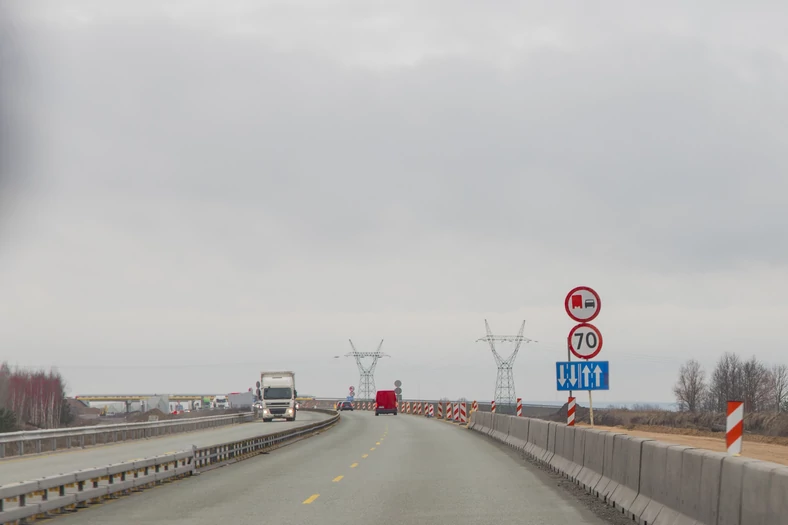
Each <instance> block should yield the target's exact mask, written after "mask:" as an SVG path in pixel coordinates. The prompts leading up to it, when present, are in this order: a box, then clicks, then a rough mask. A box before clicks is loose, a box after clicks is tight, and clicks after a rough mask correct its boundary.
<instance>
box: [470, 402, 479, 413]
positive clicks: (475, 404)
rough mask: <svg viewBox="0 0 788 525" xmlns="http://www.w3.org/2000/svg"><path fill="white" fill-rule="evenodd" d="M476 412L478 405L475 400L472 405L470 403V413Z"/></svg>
mask: <svg viewBox="0 0 788 525" xmlns="http://www.w3.org/2000/svg"><path fill="white" fill-rule="evenodd" d="M478 411H479V403H477V402H476V400H475V399H474V400H473V403H471V412H478Z"/></svg>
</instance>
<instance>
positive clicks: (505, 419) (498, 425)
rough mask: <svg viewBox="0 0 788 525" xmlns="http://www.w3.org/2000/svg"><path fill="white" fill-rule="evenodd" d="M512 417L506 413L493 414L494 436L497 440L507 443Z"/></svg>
mask: <svg viewBox="0 0 788 525" xmlns="http://www.w3.org/2000/svg"><path fill="white" fill-rule="evenodd" d="M511 420H512V418H511V417H510V416H507V415H504V414H495V415H494V416H493V421H494V423H493V431H492V434H491V435H492V437H493V439H495V440H496V441H500V442H502V443H506V438H508V437H509V425H510V424H511Z"/></svg>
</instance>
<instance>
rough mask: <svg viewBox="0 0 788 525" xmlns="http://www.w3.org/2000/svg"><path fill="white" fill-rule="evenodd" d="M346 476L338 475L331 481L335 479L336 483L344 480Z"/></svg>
mask: <svg viewBox="0 0 788 525" xmlns="http://www.w3.org/2000/svg"><path fill="white" fill-rule="evenodd" d="M344 477H345V476H337V477H335V478H334V479H332V480H331V481H333V482H334V483H336V482H337V481H342V478H344Z"/></svg>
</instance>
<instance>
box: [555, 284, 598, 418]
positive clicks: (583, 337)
mask: <svg viewBox="0 0 788 525" xmlns="http://www.w3.org/2000/svg"><path fill="white" fill-rule="evenodd" d="M564 309H565V310H566V314H567V315H568V316H569V317H570V318H571V319H572V320H574V321H577V322H578V323H580V324H578V325H575V326H574V327H573V328H572V329H571V330H570V331H569V336H567V353H566V354H567V360H566V362H557V363H556V364H555V371H556V372H555V373H556V388H557V389H558V390H559V391H568V392H569V402H570V403H571V402H572V401H573V400H574V397H572V391H573V390H586V391H587V392H588V409H589V416H590V419H591V426H592V427H593V426H594V403H593V399H592V397H591V392H592V391H594V390H608V389H609V388H610V383H609V375H608V362H607V361H589V360H590V359H593V358H594V357H596V356H597V355H599V352H601V351H602V342H603V341H602V333H601V332H600V331H599V329H598V328H597V327H596V326H594V325H592V324H590V321H593V320H594V319H596V317H597V316H598V315H599V312H600V311H601V309H602V299H601V298H600V297H599V294H598V293H596V291H595V290H594V289H593V288H589V287H588V286H578V287H576V288H573V289H572V290H570V291H569V293H568V294H566V298H565V299H564ZM572 355H574V356H575V357H577V358H578V359H582V360H585V362H583V361H577V362H572Z"/></svg>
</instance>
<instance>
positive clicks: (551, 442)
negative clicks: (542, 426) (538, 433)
mask: <svg viewBox="0 0 788 525" xmlns="http://www.w3.org/2000/svg"><path fill="white" fill-rule="evenodd" d="M557 425H558V423H555V422H553V421H549V422H548V423H547V446H546V447H545V453H544V455H543V456H542V463H547V464H548V465H549V464H550V460H551V459H553V454H554V452H553V450H554V449H555V428H556V426H557Z"/></svg>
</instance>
